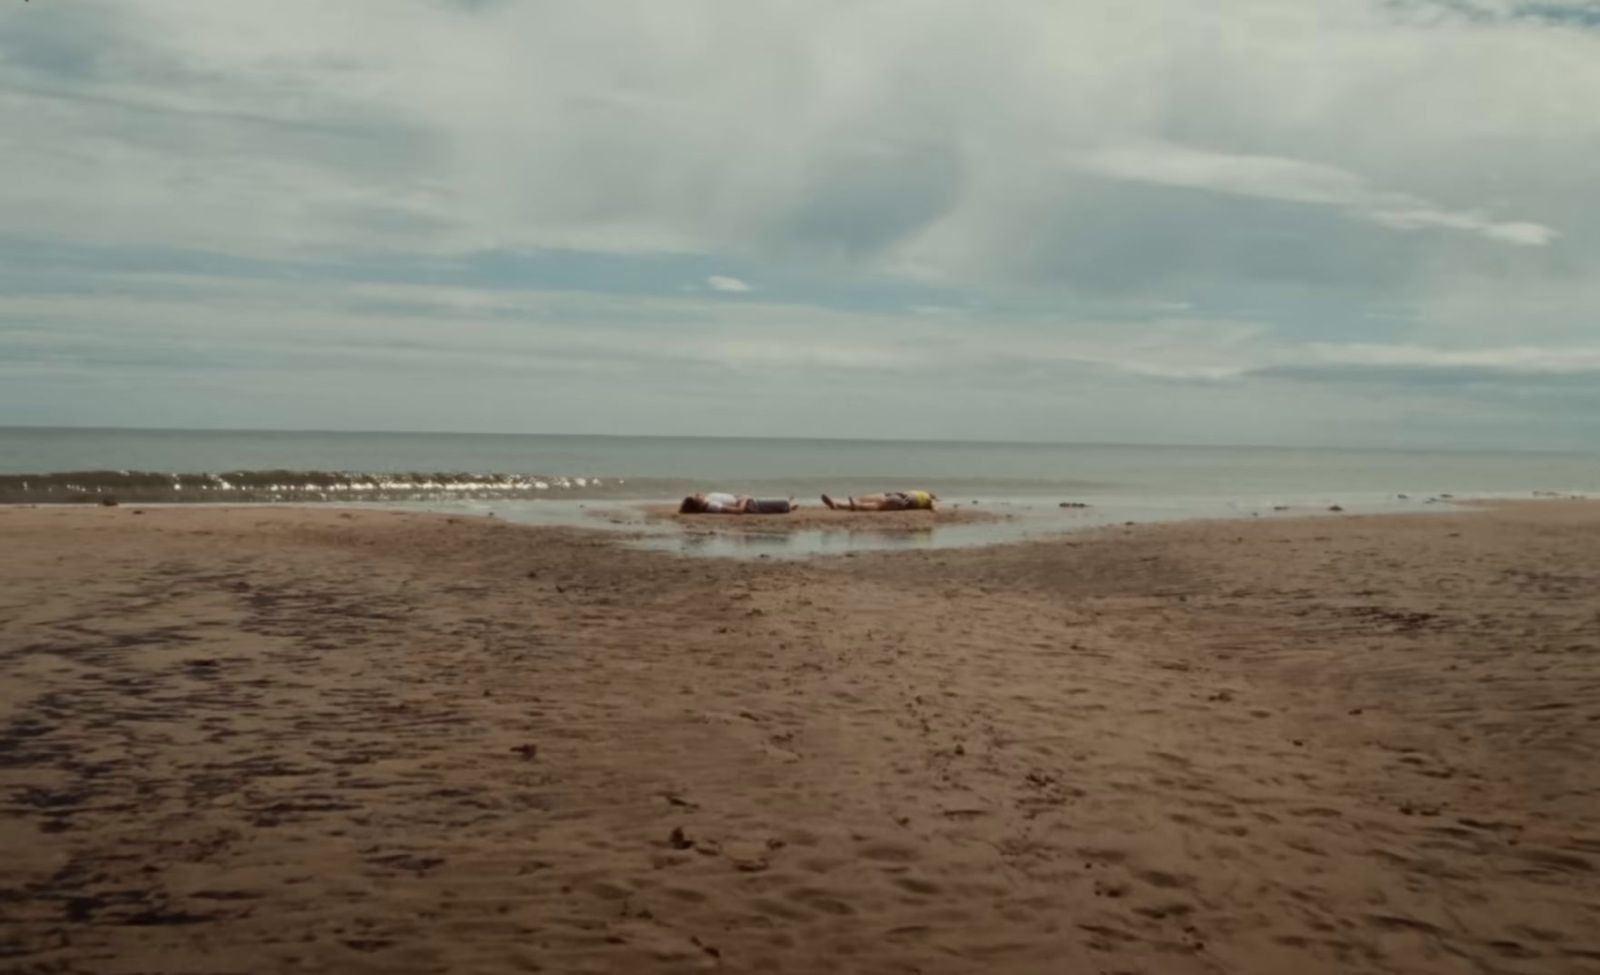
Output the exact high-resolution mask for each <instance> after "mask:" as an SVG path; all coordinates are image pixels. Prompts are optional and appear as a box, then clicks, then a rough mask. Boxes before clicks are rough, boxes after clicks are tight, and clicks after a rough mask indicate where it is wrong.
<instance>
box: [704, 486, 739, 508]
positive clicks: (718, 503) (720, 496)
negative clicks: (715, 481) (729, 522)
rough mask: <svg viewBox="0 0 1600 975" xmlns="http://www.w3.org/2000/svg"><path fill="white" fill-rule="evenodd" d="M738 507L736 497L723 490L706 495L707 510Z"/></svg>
mask: <svg viewBox="0 0 1600 975" xmlns="http://www.w3.org/2000/svg"><path fill="white" fill-rule="evenodd" d="M737 507H739V499H738V497H736V496H734V495H732V494H728V493H726V492H723V491H716V492H713V493H711V494H708V495H706V510H707V511H732V510H733V509H734V508H737Z"/></svg>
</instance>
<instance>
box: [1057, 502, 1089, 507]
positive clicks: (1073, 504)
mask: <svg viewBox="0 0 1600 975" xmlns="http://www.w3.org/2000/svg"><path fill="white" fill-rule="evenodd" d="M1061 507H1063V508H1087V507H1089V506H1088V505H1087V504H1085V503H1084V502H1082V501H1063V502H1061Z"/></svg>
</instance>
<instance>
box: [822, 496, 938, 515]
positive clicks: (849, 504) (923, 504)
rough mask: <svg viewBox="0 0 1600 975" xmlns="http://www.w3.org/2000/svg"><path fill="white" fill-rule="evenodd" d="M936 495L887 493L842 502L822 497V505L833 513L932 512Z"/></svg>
mask: <svg viewBox="0 0 1600 975" xmlns="http://www.w3.org/2000/svg"><path fill="white" fill-rule="evenodd" d="M938 500H939V496H938V495H937V494H933V493H931V492H928V491H888V492H885V493H883V494H863V495H861V496H860V497H853V498H845V499H843V500H842V501H840V500H835V499H833V498H830V497H828V496H827V495H826V494H824V495H823V496H822V503H823V504H825V505H827V506H828V507H830V508H832V509H833V510H835V511H918V510H921V511H932V510H933V505H934V502H936V501H938Z"/></svg>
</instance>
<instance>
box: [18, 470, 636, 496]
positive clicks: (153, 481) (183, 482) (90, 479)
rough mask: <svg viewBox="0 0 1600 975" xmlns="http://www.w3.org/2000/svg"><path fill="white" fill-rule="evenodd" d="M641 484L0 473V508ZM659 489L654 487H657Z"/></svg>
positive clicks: (623, 488)
mask: <svg viewBox="0 0 1600 975" xmlns="http://www.w3.org/2000/svg"><path fill="white" fill-rule="evenodd" d="M651 487H652V486H651V485H650V484H649V483H648V482H644V483H640V482H634V483H632V484H630V483H629V482H628V481H626V480H623V479H620V478H598V477H567V476H549V477H543V476H534V475H528V474H481V473H468V472H432V473H424V472H411V473H353V472H349V471H290V470H273V471H225V472H222V473H217V474H211V473H195V474H175V473H166V472H159V471H68V472H63V473H55V474H0V503H3V504H63V503H84V504H95V503H103V502H107V501H117V502H140V503H146V504H159V503H162V502H182V503H187V504H194V503H208V502H210V503H260V502H274V501H276V502H293V501H437V500H449V499H497V498H541V497H565V498H606V497H628V496H636V495H638V494H639V492H640V491H641V490H644V491H648V490H650V489H651ZM665 487H666V485H665V484H664V483H663V484H659V485H656V486H655V488H656V489H658V490H659V489H662V488H665Z"/></svg>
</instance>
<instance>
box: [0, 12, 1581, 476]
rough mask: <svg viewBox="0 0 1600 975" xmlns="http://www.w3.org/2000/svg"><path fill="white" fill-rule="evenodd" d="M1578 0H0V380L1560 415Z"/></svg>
mask: <svg viewBox="0 0 1600 975" xmlns="http://www.w3.org/2000/svg"><path fill="white" fill-rule="evenodd" d="M1596 105H1600V2H1577V0H1567V2H1562V0H1551V2H1513V0H1383V2H1375V0H1219V2H1216V3H1211V4H1195V3H1193V2H1192V0H1073V2H1070V3H1069V2H1064V0H1049V2H1046V0H1007V2H1005V3H994V2H977V0H804V2H800V0H673V2H671V3H666V2H660V0H611V2H607V3H589V2H581V0H570V2H554V0H341V2H339V3H336V4H330V3H326V2H323V0H273V2H271V3H262V2H252V3H247V2H220V0H219V2H209V3H195V2H193V0H32V2H28V3H23V2H18V0H8V2H6V3H4V4H0V131H4V133H5V135H4V150H3V151H0V425H6V424H10V425H65V426H75V425H103V426H145V427H207V428H219V427H220V428H284V429H346V430H351V429H353V430H367V429H386V430H461V431H485V432H551V433H618V434H727V435H730V436H846V437H868V438H875V437H883V438H904V437H911V438H932V439H1001V440H1041V441H1088V442H1132V443H1222V444H1285V445H1309V446H1319V445H1336V446H1395V447H1524V448H1555V449H1563V448H1578V449H1583V448H1594V447H1595V446H1596V445H1600V273H1597V272H1600V193H1596V192H1595V190H1594V185H1595V179H1596V176H1597V175H1600V162H1597V160H1600V112H1597V111H1596V110H1595V106H1596Z"/></svg>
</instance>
